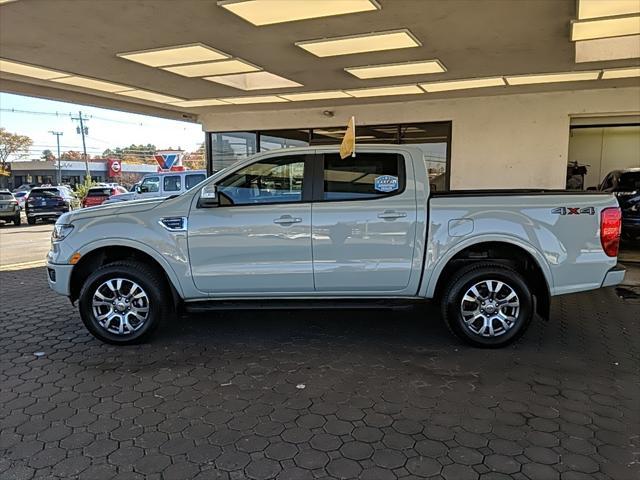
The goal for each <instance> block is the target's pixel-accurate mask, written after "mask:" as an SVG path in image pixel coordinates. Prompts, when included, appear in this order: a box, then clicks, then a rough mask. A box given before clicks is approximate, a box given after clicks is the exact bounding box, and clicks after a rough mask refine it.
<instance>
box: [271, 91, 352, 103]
mask: <svg viewBox="0 0 640 480" xmlns="http://www.w3.org/2000/svg"><path fill="white" fill-rule="evenodd" d="M280 97H282V98H286V99H287V100H290V101H292V102H307V101H311V100H332V99H335V98H352V97H351V95H349V94H348V93H346V92H343V91H342V90H327V91H324V92H302V93H287V94H282V95H280Z"/></svg>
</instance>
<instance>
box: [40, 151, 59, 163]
mask: <svg viewBox="0 0 640 480" xmlns="http://www.w3.org/2000/svg"><path fill="white" fill-rule="evenodd" d="M40 158H41V159H42V160H45V161H51V160H55V159H56V156H55V155H54V154H53V152H52V151H51V150H49V149H47V150H43V151H42V155H40Z"/></svg>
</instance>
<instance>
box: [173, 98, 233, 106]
mask: <svg viewBox="0 0 640 480" xmlns="http://www.w3.org/2000/svg"><path fill="white" fill-rule="evenodd" d="M169 103H171V105H175V106H177V107H187V108H192V107H211V106H216V105H229V104H228V103H227V102H223V101H222V100H218V99H217V98H204V99H202V100H185V101H183V102H169Z"/></svg>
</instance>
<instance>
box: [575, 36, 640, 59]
mask: <svg viewBox="0 0 640 480" xmlns="http://www.w3.org/2000/svg"><path fill="white" fill-rule="evenodd" d="M575 50H576V63H583V62H601V61H608V60H624V59H627V58H639V57H640V35H627V36H624V37H611V38H595V39H593V40H580V41H578V42H575Z"/></svg>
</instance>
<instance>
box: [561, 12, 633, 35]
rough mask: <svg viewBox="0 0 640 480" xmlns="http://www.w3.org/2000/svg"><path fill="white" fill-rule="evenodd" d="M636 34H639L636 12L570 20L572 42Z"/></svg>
mask: <svg viewBox="0 0 640 480" xmlns="http://www.w3.org/2000/svg"><path fill="white" fill-rule="evenodd" d="M637 34H640V15H637V14H636V15H624V16H620V17H608V18H598V19H592V20H575V21H573V22H571V41H573V42H575V41H577V40H591V39H594V38H608V37H622V36H624V35H637Z"/></svg>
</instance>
